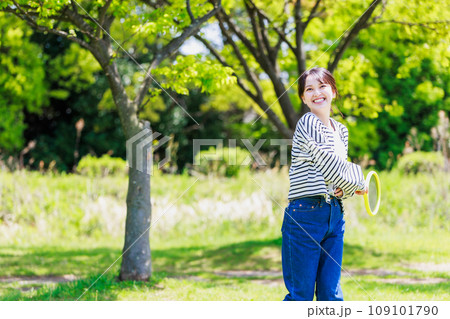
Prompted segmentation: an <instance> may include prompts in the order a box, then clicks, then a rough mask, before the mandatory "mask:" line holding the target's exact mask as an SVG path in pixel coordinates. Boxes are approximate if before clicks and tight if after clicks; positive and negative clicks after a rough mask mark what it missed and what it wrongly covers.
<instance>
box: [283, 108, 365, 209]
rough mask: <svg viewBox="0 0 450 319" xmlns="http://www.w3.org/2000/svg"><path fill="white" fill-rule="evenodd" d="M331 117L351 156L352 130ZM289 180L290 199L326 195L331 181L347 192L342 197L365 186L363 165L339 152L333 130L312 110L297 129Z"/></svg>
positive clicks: (303, 117) (350, 194)
mask: <svg viewBox="0 0 450 319" xmlns="http://www.w3.org/2000/svg"><path fill="white" fill-rule="evenodd" d="M330 120H331V122H332V124H333V126H334V127H335V128H336V130H337V131H338V133H339V136H340V138H341V140H342V141H343V143H344V146H345V154H346V155H347V150H348V130H347V128H346V127H345V126H344V125H343V124H341V123H339V122H337V121H335V120H334V119H330ZM289 180H290V188H289V195H288V199H289V200H293V199H295V198H299V197H305V196H316V195H326V194H327V193H328V190H327V185H328V184H329V183H333V184H334V186H335V187H339V188H341V189H342V190H343V191H344V196H343V197H342V199H345V198H348V197H351V196H353V195H354V193H355V191H357V190H364V188H365V184H364V175H363V173H362V170H361V167H360V166H359V165H356V164H354V163H351V162H348V161H347V160H345V159H342V158H341V157H339V156H338V155H336V149H335V143H334V137H333V131H332V130H331V129H329V128H328V127H327V126H325V125H324V124H323V123H322V121H321V120H320V119H319V118H318V117H317V116H316V115H315V114H313V113H311V112H309V113H306V114H305V115H303V116H302V117H301V119H300V120H299V121H298V123H297V127H296V129H295V133H294V138H293V141H292V162H291V168H290V169H289Z"/></svg>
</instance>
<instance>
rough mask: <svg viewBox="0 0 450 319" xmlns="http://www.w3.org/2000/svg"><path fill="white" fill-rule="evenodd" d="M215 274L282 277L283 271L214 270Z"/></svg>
mask: <svg viewBox="0 0 450 319" xmlns="http://www.w3.org/2000/svg"><path fill="white" fill-rule="evenodd" d="M214 274H215V275H218V276H224V277H240V278H246V277H280V276H283V273H282V272H281V271H278V270H227V271H217V272H214Z"/></svg>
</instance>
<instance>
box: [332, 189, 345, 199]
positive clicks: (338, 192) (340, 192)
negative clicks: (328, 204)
mask: <svg viewBox="0 0 450 319" xmlns="http://www.w3.org/2000/svg"><path fill="white" fill-rule="evenodd" d="M343 195H344V192H343V191H342V189H341V188H339V187H338V188H336V190H335V191H334V196H336V197H342V196H343Z"/></svg>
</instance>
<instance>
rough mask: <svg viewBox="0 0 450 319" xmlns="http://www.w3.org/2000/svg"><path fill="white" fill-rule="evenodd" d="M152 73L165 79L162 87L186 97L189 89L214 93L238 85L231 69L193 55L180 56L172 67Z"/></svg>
mask: <svg viewBox="0 0 450 319" xmlns="http://www.w3.org/2000/svg"><path fill="white" fill-rule="evenodd" d="M152 73H153V74H155V75H157V76H160V77H161V78H162V79H163V81H162V86H163V87H164V88H170V89H172V90H174V91H175V92H177V93H179V94H185V95H187V94H189V90H188V88H189V87H198V88H200V89H201V92H208V93H214V92H216V91H218V90H220V89H221V88H223V87H225V86H228V85H231V84H234V83H236V78H235V77H233V76H232V74H233V70H232V69H231V68H228V67H223V66H222V65H220V64H219V63H217V62H212V61H210V60H202V59H201V58H200V57H198V56H192V55H190V56H181V55H180V56H178V57H177V58H176V62H175V63H174V64H173V65H171V66H170V67H169V66H163V67H160V68H158V69H156V70H154V71H153V72H152Z"/></svg>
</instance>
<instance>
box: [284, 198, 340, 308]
mask: <svg viewBox="0 0 450 319" xmlns="http://www.w3.org/2000/svg"><path fill="white" fill-rule="evenodd" d="M344 231H345V220H344V216H343V213H342V209H341V205H340V203H339V201H338V200H337V199H336V198H332V199H331V201H330V203H329V204H328V203H327V202H326V201H325V199H324V198H323V197H320V196H314V197H304V198H300V199H296V200H293V201H291V202H290V203H289V206H288V207H287V208H286V209H285V214H284V219H283V226H282V227H281V232H282V234H283V242H282V246H281V256H282V265H283V277H284V283H285V285H286V288H287V290H288V291H289V293H288V294H287V295H286V297H285V298H284V300H313V297H314V288H315V292H316V300H319V301H321V300H344V296H343V294H342V289H341V284H340V279H341V265H342V253H343V249H344ZM319 244H320V246H319Z"/></svg>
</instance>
